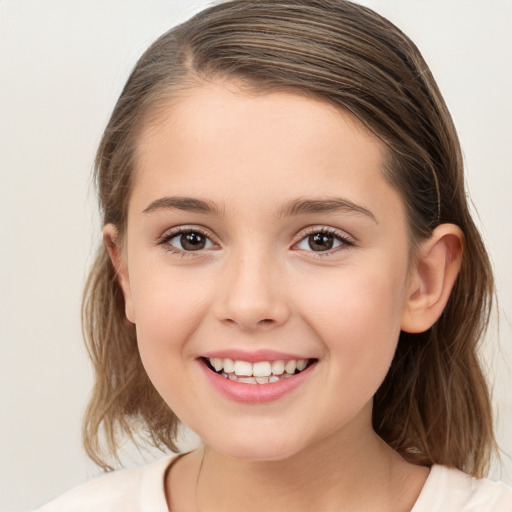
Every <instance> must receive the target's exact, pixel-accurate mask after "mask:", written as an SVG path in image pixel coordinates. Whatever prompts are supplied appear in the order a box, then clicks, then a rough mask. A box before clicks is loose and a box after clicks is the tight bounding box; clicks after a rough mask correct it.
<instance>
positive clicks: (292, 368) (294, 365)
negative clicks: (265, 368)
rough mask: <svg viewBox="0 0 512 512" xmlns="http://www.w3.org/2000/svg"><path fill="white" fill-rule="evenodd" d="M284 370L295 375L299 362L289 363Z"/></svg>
mask: <svg viewBox="0 0 512 512" xmlns="http://www.w3.org/2000/svg"><path fill="white" fill-rule="evenodd" d="M284 369H285V370H286V373H289V374H291V375H293V374H294V373H295V370H296V369H297V361H295V360H294V359H292V360H291V361H288V362H287V363H286V365H285V367H284Z"/></svg>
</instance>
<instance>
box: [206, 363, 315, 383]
mask: <svg viewBox="0 0 512 512" xmlns="http://www.w3.org/2000/svg"><path fill="white" fill-rule="evenodd" d="M201 359H202V360H203V362H204V363H205V364H206V366H207V367H208V368H209V369H210V370H211V371H212V372H214V373H216V374H217V375H220V376H221V377H224V378H225V379H229V380H232V381H235V382H241V383H244V384H272V383H274V382H279V381H281V380H283V379H289V378H291V377H293V376H294V375H298V374H299V373H301V372H303V371H304V370H305V369H306V368H309V367H310V366H311V365H312V364H313V363H315V362H316V361H317V360H316V359H290V360H288V361H285V360H279V361H258V362H255V363H250V362H248V361H241V360H233V359H229V358H225V359H221V358H217V357H202V358H201Z"/></svg>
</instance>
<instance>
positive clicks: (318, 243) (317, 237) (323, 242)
mask: <svg viewBox="0 0 512 512" xmlns="http://www.w3.org/2000/svg"><path fill="white" fill-rule="evenodd" d="M307 240H308V245H309V248H310V249H311V250H313V251H328V250H329V249H332V248H333V247H334V241H335V238H334V236H333V235H330V234H328V233H314V234H312V235H309V236H308V238H307Z"/></svg>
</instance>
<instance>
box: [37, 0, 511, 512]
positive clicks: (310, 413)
mask: <svg viewBox="0 0 512 512" xmlns="http://www.w3.org/2000/svg"><path fill="white" fill-rule="evenodd" d="M96 179H97V185H98V191H99V201H100V207H101V211H102V214H103V226H104V227H103V237H104V245H103V246H102V248H101V249H100V251H99V253H98V257H97V260H96V262H95V264H94V266H93V268H92V270H91V274H90V277H89V281H88V284H87V288H86V292H85V300H84V308H83V314H84V331H85V333H86V338H87V343H88V348H89V352H90V355H91V358H92V361H93V364H94V367H95V372H96V382H95V388H94V391H93V395H92V398H91V402H90V404H89V407H88V410H87V413H86V418H85V424H84V440H85V446H86V449H87V452H88V454H89V455H90V456H91V458H92V459H93V460H95V461H96V462H97V463H98V464H100V465H101V466H102V467H104V468H106V469H108V468H109V465H108V460H107V459H106V458H105V453H106V454H107V455H108V454H110V455H114V456H115V455H116V452H117V446H118V437H119V435H121V434H123V433H124V434H127V435H128V436H130V437H132V438H133V436H135V435H136V434H142V435H144V436H146V437H148V438H149V440H150V441H151V442H152V443H153V444H154V445H156V446H159V447H164V448H169V449H171V450H175V438H176V431H177V427H178V423H179V422H180V421H181V422H183V423H184V424H186V425H188V426H189V427H191V428H192V429H193V430H194V431H195V432H197V434H198V435H199V436H200V437H201V439H202V440H203V445H202V447H201V448H199V449H197V450H195V451H193V452H190V453H187V454H182V455H179V456H177V457H173V458H169V457H167V458H165V459H163V460H161V461H158V462H157V463H154V464H152V465H149V466H146V467H144V468H139V469H137V470H130V471H121V472H114V473H111V474H109V475H107V476H104V477H102V478H100V479H98V480H94V481H92V482H89V483H87V484H84V485H83V486H81V487H78V488H77V489H75V490H72V491H70V492H69V493H67V494H66V495H64V496H62V497H61V498H59V499H57V500H56V501H54V502H52V503H50V504H48V505H47V506H45V507H43V508H42V509H41V510H42V511H45V512H47V511H57V510H74V511H79V510H84V511H89V510H90V511H92V510H95V511H96V510H102V511H110V510H116V511H119V510H123V511H144V512H163V511H167V510H171V511H173V512H186V511H197V510H200V511H201V512H215V511H224V512H226V511H231V510H248V511H252V510H268V511H288V510H295V511H311V510H315V511H331V510H333V511H340V510H351V511H369V510H370V511H393V512H397V511H411V510H412V511H413V512H426V511H429V512H432V511H450V512H454V511H459V510H474V511H477V510H478V511H491V510H492V511H493V512H497V511H498V512H499V511H510V510H512V491H511V490H510V489H509V488H508V487H506V486H505V485H503V484H499V483H493V482H491V481H489V480H486V479H484V478H482V477H484V476H485V475H486V472H487V470H488V465H489V458H490V456H491V453H492V452H493V450H494V448H495V443H494V438H493V430H492V415H491V411H490V403H489V394H488V389H487V386H486V383H485V380H484V378H483V375H482V371H481V368H480V365H479V362H478V360H477V357H476V347H477V344H478V342H479V340H480V339H481V336H482V334H483V332H484V330H485V327H486V324H487V321H488V316H489V310H490V307H491V299H492V294H493V283H492V273H491V270H490V265H489V261H488V257H487V254H486V251H485V248H484V246H483V244H482V241H481V238H480V236H479V234H478V231H477V230H476V228H475V225H474V223H473V221H472V219H471V216H470V214H469V212H468V207H467V202H466V197H465V193H464V182H463V173H462V158H461V153H460V147H459V143H458V140H457V135H456V133H455V129H454V127H453V123H452V121H451V118H450V115H449V113H448V111H447V109H446V106H445V104H444V102H443V99H442V97H441V95H440V93H439V90H438V88H437V86H436V84H435V81H434V79H433V78H432V75H431V74H430V71H429V69H428V67H427V65H426V64H425V62H424V60H423V59H422V57H421V55H420V54H419V52H418V50H417V49H416V47H415V46H414V45H413V43H412V42H411V41H410V40H409V39H408V38H407V37H406V36H404V35H403V34H402V33H401V32H400V31H399V30H398V29H397V28H396V27H395V26H394V25H392V24H391V23H390V22H388V21H387V20H385V19H383V18H382V17H380V16H378V15H377V14H375V13H374V12H373V11H371V10H369V9H367V8H363V7H361V6H358V5H355V4H352V3H350V2H346V1H343V0H280V1H279V2H276V1H275V0H232V1H228V2H225V3H221V4H219V5H217V6H214V7H212V8H210V9H207V10H205V11H203V12H202V13H200V14H198V15H197V16H195V17H194V18H192V19H191V20H189V21H188V22H186V23H184V24H183V25H180V26H179V27H177V28H175V29H173V30H171V31H170V32H168V33H167V34H164V35H163V36H162V37H161V38H160V39H159V40H157V41H156V42H155V43H154V44H153V45H152V46H151V47H150V48H149V49H148V50H147V51H146V53H145V54H144V55H143V56H142V57H141V59H140V60H139V62H138V64H137V66H136V68H135V70H134V71H133V73H132V75H131V77H130V79H129V80H128V83H127V84H126V86H125V89H124V90H123V92H122V94H121V97H120V98H119V100H118V103H117V105H116V107H115V109H114V112H113V114H112V117H111V119H110V121H109V124H108V126H107V128H106V130H105V133H104V136H103V139H102V142H101V144H100V147H99V150H98V154H97V166H96ZM102 432H103V433H104V438H105V445H104V446H102V445H101V444H100V441H99V439H100V433H102Z"/></svg>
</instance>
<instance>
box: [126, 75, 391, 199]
mask: <svg viewBox="0 0 512 512" xmlns="http://www.w3.org/2000/svg"><path fill="white" fill-rule="evenodd" d="M385 158H386V148H385V145H384V144H383V143H382V142H381V141H380V140H379V139H378V138H377V137H376V136H375V135H373V134H372V133H371V132H370V131H369V130H368V129H367V128H366V127H365V126H364V125H363V124H362V123H361V122H360V121H358V120H357V119H356V118H355V117H354V116H353V115H351V114H350V113H348V112H346V111H343V110H341V109H338V108H336V107H334V106H333V105H331V104H329V103H327V102H323V101H320V100H316V99H312V98H308V97H305V96H303V95H300V94H295V93H291V92H272V93H256V92H254V91H251V92H247V91H244V90H241V89H240V88H239V87H237V86H236V84H232V83H213V84H208V85H204V86H200V87H195V88H191V89H187V90H185V91H182V92H181V93H180V94H178V95H176V96H175V97H173V98H171V99H169V100H168V101H166V102H165V103H163V104H161V105H160V106H159V108H158V110H157V111H155V113H154V115H153V116H152V118H151V121H150V122H147V123H146V125H145V127H144V128H143V129H142V131H141V135H140V138H139V142H138V147H137V166H136V177H135V180H134V191H133V192H134V193H135V194H136V195H139V196H140V195H144V196H145V199H146V200H150V199H154V198H152V197H150V196H151V195H152V194H154V193H156V191H157V190H158V193H159V194H160V195H164V194H169V195H176V194H183V193H186V194H187V195H193V196H203V195H205V194H206V195H207V196H208V198H211V199H212V200H214V201H216V200H219V201H224V200H225V199H226V198H225V197H222V196H223V194H224V195H226V194H227V195H230V194H231V195H232V192H233V191H234V190H238V191H239V192H240V193H245V194H247V193H248V190H250V191H251V195H252V197H253V198H254V197H257V196H258V194H262V195H264V196H265V197H266V198H267V199H268V200H269V201H270V200H271V199H273V200H275V201H279V200H280V201H286V200H288V199H293V198H294V197H293V196H295V197H296V196H303V195H308V196H315V195H317V196H325V195H332V192H336V193H343V195H344V196H348V197H347V198H348V199H351V197H350V196H354V197H352V199H354V200H355V199H357V198H358V197H357V196H367V198H368V199H370V200H371V201H373V202H377V203H378V202H379V196H380V195H381V192H382V191H383V190H385V189H389V184H388V183H387V181H386V179H385V177H384V174H383V172H382V168H383V163H384V160H385ZM388 192H389V191H388ZM242 195H243V194H242ZM370 196H372V197H370ZM359 199H360V198H359Z"/></svg>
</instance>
